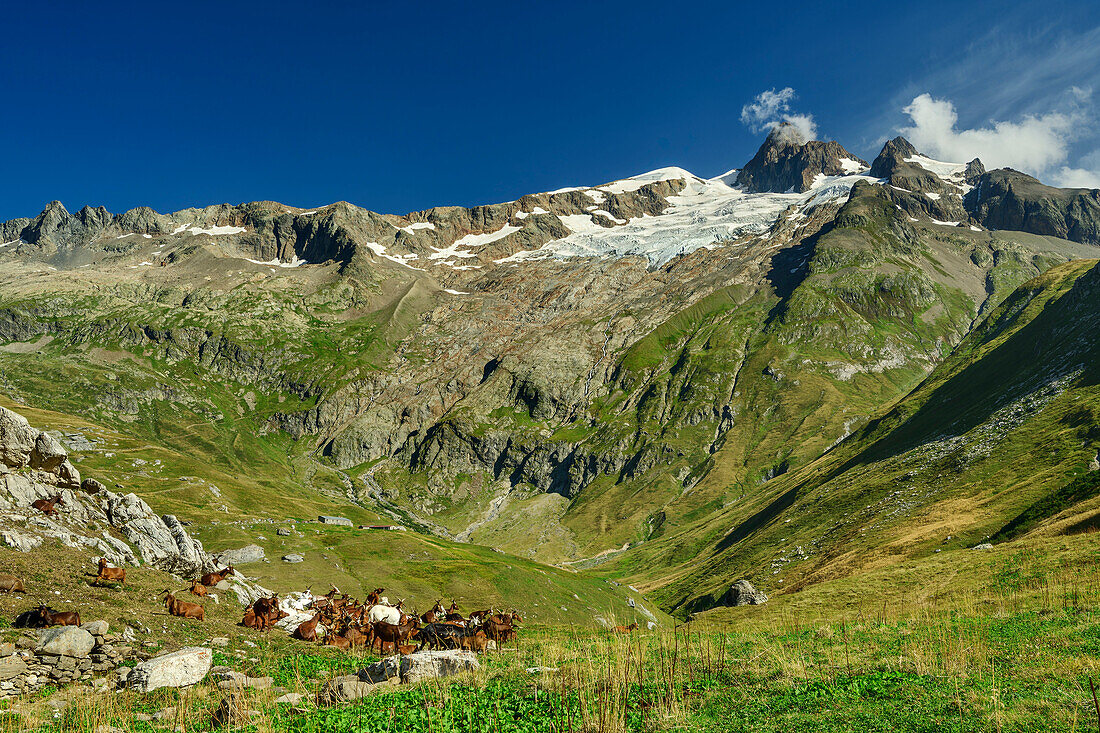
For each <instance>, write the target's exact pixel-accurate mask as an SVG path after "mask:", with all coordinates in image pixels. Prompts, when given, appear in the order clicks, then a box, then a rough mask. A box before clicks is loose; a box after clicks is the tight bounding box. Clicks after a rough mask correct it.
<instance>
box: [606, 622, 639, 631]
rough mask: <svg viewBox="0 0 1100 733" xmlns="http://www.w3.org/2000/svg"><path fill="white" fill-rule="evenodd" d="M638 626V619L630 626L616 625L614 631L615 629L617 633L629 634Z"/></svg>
mask: <svg viewBox="0 0 1100 733" xmlns="http://www.w3.org/2000/svg"><path fill="white" fill-rule="evenodd" d="M636 628H638V622H637V621H635V622H634V623H632V624H630V625H629V626H616V627H615V628H614V629H612V631H614V632H615V633H616V634H629V633H630V632H631V631H634V629H636Z"/></svg>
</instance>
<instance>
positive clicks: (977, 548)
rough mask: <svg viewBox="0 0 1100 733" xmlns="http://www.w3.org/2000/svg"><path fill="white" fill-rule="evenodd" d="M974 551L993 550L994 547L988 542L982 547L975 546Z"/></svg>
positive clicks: (981, 545)
mask: <svg viewBox="0 0 1100 733" xmlns="http://www.w3.org/2000/svg"><path fill="white" fill-rule="evenodd" d="M972 549H974V550H992V549H993V545H991V544H989V543H988V542H983V543H981V544H980V545H974V547H973V548H972Z"/></svg>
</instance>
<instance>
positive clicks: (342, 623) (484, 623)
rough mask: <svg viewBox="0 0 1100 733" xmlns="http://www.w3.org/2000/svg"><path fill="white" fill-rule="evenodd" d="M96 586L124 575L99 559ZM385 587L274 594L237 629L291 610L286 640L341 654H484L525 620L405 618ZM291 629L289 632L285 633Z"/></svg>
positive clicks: (199, 616)
mask: <svg viewBox="0 0 1100 733" xmlns="http://www.w3.org/2000/svg"><path fill="white" fill-rule="evenodd" d="M98 569H99V572H98V574H97V575H96V578H95V581H93V582H95V583H101V582H111V583H121V584H125V582H126V570H125V569H123V568H112V567H109V566H108V565H107V562H106V561H105V560H102V559H101V560H100V561H99V568H98ZM236 574H237V573H236V571H235V570H234V568H233V566H232V565H229V566H227V567H225V568H223V569H222V570H218V571H216V572H213V573H206V574H205V575H203V576H202V577H201V578H198V579H196V580H193V581H191V587H190V589H189V590H190V592H191V594H193V595H195V596H198V597H205V596H206V595H207V588H208V587H214V586H216V585H217V584H218V583H220V582H222V581H223V580H225V579H226V578H227V577H229V576H231V575H236ZM384 590H385V589H384V588H375V589H374V590H373V591H371V592H370V593H369V594H368V595H367V598H366V601H363V602H361V601H359V600H357V599H355V598H353V597H351V596H350V595H348V594H347V593H343V592H341V591H340V589H339V588H337V587H336V586H332V590H330V591H329V592H328V593H326V594H325V595H323V596H313V595H312V594H311V593H310V592H309V591H308V590H307V591H306V592H305V593H300V594H294V595H296V596H297V598H296V601H295V602H296V604H297V605H289V604H286V603H280V601H279V594H278V593H276V594H274V595H272V596H270V597H267V598H260V599H258V600H257V601H255V602H254V603H253V604H252V605H251V606H249V607H248V608H247V609H246V610H245V613H244V618H242V619H241V623H240V625H241V626H246V627H248V628H252V629H258V630H260V631H266V630H267V629H270V628H271V627H272V626H275V625H276V624H278V622H279V621H282V620H283V619H285V618H287V617H288V616H290V613H289V611H288V610H287V609H288V608H289V609H290V610H293V611H296V612H299V613H301V614H302V615H308V614H311V615H310V618H309V619H308V620H305V621H302V622H301V623H299V624H298V625H297V627H296V628H295V629H294V631H293V633H292V634H291V636H292V637H293V638H295V639H301V640H302V641H311V642H315V643H320V644H323V645H325V646H334V647H337V648H339V649H345V650H348V649H360V648H365V649H370V650H371V651H373V650H374V649H375V648H377V649H378V651H379V653H382V654H385V653H387V652H391V653H397V652H400V653H403V654H408V653H410V652H412V651H414V650H415V651H420V650H422V649H424V648H425V647H427V648H428V649H468V650H470V651H475V652H483V651H485V650H486V648H488V645H489V642H490V641H492V642H494V643H495V644H497V645H498V646H499V645H502V644H504V643H506V642H509V641H513V640H515V638H516V632H517V631H518V628H517V626H516V624H518V623H522V622H523V619H522V618H520V615H519V613H518V612H517V611H515V610H513V611H511V612H507V613H506V612H497V611H495V610H494V609H492V608H489V609H486V610H482V611H474V612H472V613H471V614H470V615H469V616H463V615H462V614H461V613H459V610H458V604H457V603H456V602H455V601H454V600H453V599H452V600H451V605H450V607H449V608H444V607H443V602H442V600H439V601H436V603H435V606H434V607H433V608H432V609H431V610H430V611H428V612H427V613H423V614H417V613H415V612H413V613H412V614H408V613H405V611H404V601H403V600H402V601H398V602H397V603H396V604H394V605H391V604H390V602H389V600H388V599H387V598H386V597H384V596H383V595H382V593H383V591H384ZM0 591H8V592H9V593H10V592H17V593H24V592H26V589H25V588H24V586H23V581H22V579H21V578H17V577H15V576H9V575H0ZM163 595H164V606H165V608H167V609H168V613H170V614H171V615H173V616H178V617H181V618H190V619H195V620H198V621H204V620H205V619H206V611H205V609H204V608H203V606H202V604H199V603H193V602H191V601H185V600H181V599H179V598H176V596H175V594H174V593H173V592H172V591H170V590H166V591H164V593H163ZM14 625H15V626H20V627H36V628H44V627H49V626H79V625H80V615H79V614H78V613H76V612H73V611H65V612H59V611H55V610H54V609H52V608H50V607H49V606H46V605H40V606H38V607H37V608H35V609H32V610H30V611H26V612H24V613H23V614H21V615H20V616H19V617H18V618H17V619H16V620H15V624H14ZM286 628H289V627H286Z"/></svg>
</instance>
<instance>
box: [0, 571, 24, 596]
mask: <svg viewBox="0 0 1100 733" xmlns="http://www.w3.org/2000/svg"><path fill="white" fill-rule="evenodd" d="M0 591H4V592H5V593H26V592H27V589H26V588H25V587H24V586H23V579H22V578H20V577H17V576H15V575H8V574H7V573H0Z"/></svg>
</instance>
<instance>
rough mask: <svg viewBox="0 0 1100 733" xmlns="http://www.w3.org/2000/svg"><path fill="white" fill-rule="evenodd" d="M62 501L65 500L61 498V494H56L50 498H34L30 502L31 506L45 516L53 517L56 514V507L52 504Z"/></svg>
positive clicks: (62, 502)
mask: <svg viewBox="0 0 1100 733" xmlns="http://www.w3.org/2000/svg"><path fill="white" fill-rule="evenodd" d="M64 503H65V500H64V499H62V498H61V494H58V495H57V496H55V497H53V498H52V499H35V500H34V502H32V503H31V506H33V507H34V508H35V509H37V510H38V511H40V512H42V513H43V514H45V515H46V516H47V517H54V516H57V509H56V507H55V506H54V505H55V504H64Z"/></svg>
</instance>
